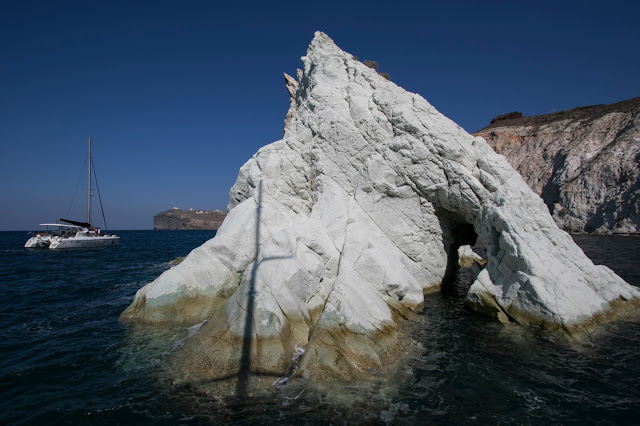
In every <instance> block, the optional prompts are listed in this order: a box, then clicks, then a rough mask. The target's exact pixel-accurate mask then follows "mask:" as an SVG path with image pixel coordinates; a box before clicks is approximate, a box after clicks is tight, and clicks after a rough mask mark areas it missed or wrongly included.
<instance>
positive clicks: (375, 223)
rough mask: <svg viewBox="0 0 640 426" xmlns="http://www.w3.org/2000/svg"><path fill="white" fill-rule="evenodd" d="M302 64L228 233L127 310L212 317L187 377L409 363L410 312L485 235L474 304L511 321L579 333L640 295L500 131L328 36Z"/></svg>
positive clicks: (346, 370)
mask: <svg viewBox="0 0 640 426" xmlns="http://www.w3.org/2000/svg"><path fill="white" fill-rule="evenodd" d="M302 61H303V68H302V73H301V75H299V77H298V88H297V90H296V91H295V93H296V95H295V101H296V105H295V106H296V113H295V114H294V115H293V116H292V118H291V121H290V122H289V124H288V125H287V127H286V129H285V134H284V137H283V139H282V140H280V141H277V142H274V143H272V144H270V145H267V146H265V147H263V148H261V149H260V150H259V151H258V152H257V153H256V154H255V155H254V156H253V157H252V158H251V159H249V161H247V163H245V164H244V165H243V166H242V168H241V169H240V172H239V174H238V178H237V180H236V182H235V184H234V186H233V188H232V189H231V191H230V202H229V207H230V212H229V214H228V216H227V218H226V219H225V221H224V223H223V224H222V227H221V228H220V229H219V231H218V233H217V235H216V236H215V238H213V239H212V240H210V241H208V242H206V243H205V244H203V245H202V246H201V247H199V248H197V249H195V250H193V251H192V252H191V253H190V254H189V256H188V257H187V258H186V259H185V260H184V261H183V262H182V263H181V264H179V265H177V266H176V267H174V268H172V269H170V270H168V271H166V272H164V273H163V274H162V275H161V276H160V277H159V278H158V279H156V280H155V281H154V282H152V283H150V284H148V285H146V286H145V287H143V288H142V289H140V290H139V291H138V293H137V294H136V296H135V299H134V301H133V303H132V305H131V306H130V307H129V308H127V310H126V311H125V312H123V314H122V318H123V319H137V320H141V321H146V322H157V323H162V322H169V323H171V322H180V321H182V322H187V323H199V322H202V321H203V320H205V319H208V320H209V321H208V322H207V323H206V324H205V325H203V326H202V327H201V328H200V330H199V331H198V332H197V333H196V334H195V335H194V336H193V337H191V338H190V339H188V340H187V341H185V344H184V347H183V348H182V349H181V352H180V354H179V355H178V360H177V361H176V365H177V366H179V367H180V373H179V375H180V377H181V378H182V380H204V379H217V378H223V377H232V376H234V375H236V374H239V373H240V372H242V371H246V370H247V369H248V370H250V371H253V372H259V373H262V374H275V375H284V374H288V372H290V371H291V370H292V369H293V366H292V355H293V353H294V351H295V349H296V348H299V347H304V348H305V352H304V355H302V357H300V358H299V359H298V363H297V367H296V368H297V370H296V371H297V373H296V374H305V375H311V376H312V377H324V376H326V375H337V376H339V377H343V378H353V377H356V376H359V375H362V374H367V372H369V373H372V372H384V371H387V370H388V369H389V368H390V366H392V365H393V361H394V360H396V359H398V356H399V355H400V354H402V353H403V346H402V345H401V344H399V342H400V340H401V339H402V335H403V328H402V324H403V320H402V318H403V317H404V316H407V315H409V314H410V312H411V311H420V310H421V309H422V308H423V304H424V294H425V293H427V292H429V291H433V290H437V289H439V288H440V286H441V283H443V281H444V282H446V277H450V276H451V274H452V273H453V272H454V270H455V264H456V263H457V262H458V248H459V247H460V246H461V245H466V244H472V243H473V242H474V241H475V240H476V238H478V239H480V240H481V242H482V243H483V244H484V245H485V247H486V249H487V263H486V266H485V267H484V269H482V270H481V271H479V273H478V275H477V279H476V280H475V282H474V283H473V285H472V286H471V288H470V290H469V294H468V296H467V303H468V304H469V306H471V307H473V308H475V309H477V310H480V311H483V312H487V313H489V314H490V315H493V316H495V317H497V318H498V319H500V320H502V321H505V322H509V321H515V322H519V323H522V324H531V325H542V326H546V327H550V328H564V329H566V330H568V331H571V330H573V329H576V328H579V327H582V326H584V325H585V324H589V323H593V321H594V319H593V318H594V316H598V315H600V316H601V315H603V314H605V313H609V312H612V306H614V305H615V306H617V305H616V304H619V305H624V306H631V305H632V304H633V303H635V301H637V300H638V299H639V298H640V292H638V290H636V289H635V288H633V287H631V286H629V285H628V284H626V283H625V282H624V281H623V280H621V279H620V278H619V277H618V276H616V275H615V274H614V273H613V272H612V271H610V270H609V269H607V268H606V267H602V266H595V265H593V263H592V262H591V261H590V260H589V259H588V258H587V257H586V256H585V255H584V254H583V253H582V251H581V250H580V249H579V248H578V247H577V246H576V245H575V244H574V243H573V241H572V239H571V237H570V236H569V235H568V234H566V233H564V232H562V231H560V230H559V229H558V228H557V226H556V225H555V224H554V222H553V220H552V218H551V216H550V215H549V212H548V211H547V209H546V207H545V205H544V203H543V202H542V200H541V199H540V197H538V196H537V195H535V194H534V193H533V192H532V191H531V190H530V189H529V188H528V187H527V185H526V184H525V183H524V182H523V180H522V178H521V177H520V175H519V174H518V173H517V172H516V171H515V170H513V169H512V168H511V166H509V164H508V163H507V162H506V160H505V159H504V157H503V156H500V155H497V154H496V153H495V152H494V151H493V150H492V149H491V148H490V147H489V146H488V145H487V143H486V142H485V141H484V139H482V138H479V137H473V136H471V135H469V134H468V133H466V132H465V131H464V130H463V129H462V128H460V127H459V126H458V125H456V124H455V123H454V122H452V121H451V120H449V119H448V118H446V117H444V116H443V115H442V114H440V113H439V112H438V111H436V109H435V108H433V107H432V106H431V105H429V103H428V102H427V101H425V100H424V99H423V98H422V97H420V96H419V95H416V94H412V93H409V92H407V91H405V90H403V89H402V88H400V87H398V86H397V85H395V84H394V83H392V82H390V81H387V80H386V79H385V78H384V77H382V76H380V75H378V73H377V72H376V71H375V70H372V69H370V68H368V67H366V66H365V65H364V64H362V63H360V62H358V61H357V60H355V59H354V58H353V57H352V56H351V55H350V54H348V53H346V52H344V51H342V50H341V49H340V48H338V47H337V46H336V45H335V44H334V43H333V41H332V40H331V39H330V38H329V37H328V36H326V35H325V34H323V33H320V32H318V33H316V35H315V37H314V39H313V41H312V42H311V45H310V47H309V50H308V51H307V54H306V56H304V57H303V58H302ZM625 302H630V303H625ZM243 354H245V356H243Z"/></svg>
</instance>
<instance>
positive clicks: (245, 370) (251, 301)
mask: <svg viewBox="0 0 640 426" xmlns="http://www.w3.org/2000/svg"><path fill="white" fill-rule="evenodd" d="M261 214H262V180H260V182H258V208H257V210H256V241H255V256H254V258H255V260H254V265H253V270H252V271H251V280H250V281H249V292H248V294H247V318H246V320H245V324H244V335H243V339H242V357H241V358H240V370H239V371H238V385H237V388H236V396H237V397H238V399H242V398H244V397H245V396H246V395H247V386H248V384H249V373H250V372H251V336H252V335H253V311H254V309H255V306H254V305H255V298H256V275H257V272H258V265H259V264H258V254H259V252H260V216H261Z"/></svg>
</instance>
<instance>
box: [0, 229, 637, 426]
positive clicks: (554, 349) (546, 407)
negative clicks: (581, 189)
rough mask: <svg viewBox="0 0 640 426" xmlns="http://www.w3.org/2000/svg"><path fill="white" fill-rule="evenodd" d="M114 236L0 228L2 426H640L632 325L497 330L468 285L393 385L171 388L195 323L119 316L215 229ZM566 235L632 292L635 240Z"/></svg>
mask: <svg viewBox="0 0 640 426" xmlns="http://www.w3.org/2000/svg"><path fill="white" fill-rule="evenodd" d="M117 234H118V235H120V237H121V245H120V246H119V247H115V248H101V249H83V250H69V251H54V250H46V249H25V248H23V244H24V242H25V241H26V240H27V238H28V235H27V233H26V232H0V252H1V255H0V295H1V299H2V302H1V304H0V424H3V425H5V424H27V425H31V424H46V425H55V424H87V425H102V424H104V425H111V424H135V425H146V424H149V425H151V424H153V425H165V424H166V425H181V424H185V425H195V424H198V425H200V424H202V425H208V424H296V425H297V424H334V425H341V424H380V425H389V424H397V425H413V424H491V425H502V424H507V425H516V424H518V425H519V424H523V425H529V424H532V425H548V424H563V425H564V424H576V425H583V424H604V425H609V424H611V425H614V424H620V425H627V424H638V423H639V422H640V321H639V320H638V319H635V318H626V319H621V320H619V321H616V322H614V323H611V324H607V325H604V326H602V327H601V328H600V330H599V331H598V332H597V333H595V334H594V335H591V336H589V337H588V338H585V339H582V340H580V341H579V342H574V341H572V340H571V339H563V338H560V336H558V335H556V334H553V333H549V332H545V331H542V330H538V329H531V328H526V327H522V326H519V325H508V326H505V325H501V324H499V323H496V322H495V321H492V320H489V319H487V318H483V317H480V316H478V315H477V314H474V313H472V312H470V311H468V310H467V309H465V308H464V305H463V298H464V294H465V291H466V288H465V287H464V286H465V282H464V280H465V279H464V277H462V276H461V277H460V279H459V281H460V283H459V290H458V291H452V292H449V293H447V294H441V293H436V294H430V295H427V296H426V301H425V308H424V312H423V313H422V314H421V315H418V316H417V317H416V318H414V319H412V324H411V325H410V328H411V330H412V336H413V338H414V340H415V341H416V344H417V347H418V348H419V349H418V350H415V348H414V350H412V351H411V355H410V356H408V357H407V359H406V360H405V361H403V362H404V363H405V365H404V367H405V368H404V370H403V371H404V373H403V374H402V377H401V378H399V379H398V380H388V381H385V382H383V383H378V384H376V385H372V384H366V383H359V382H352V383H347V382H345V383H336V384H335V385H334V386H333V387H332V388H329V389H324V390H322V391H321V390H318V389H314V388H311V387H309V388H305V386H304V383H302V384H300V383H297V384H296V385H295V386H293V385H292V387H287V385H283V383H284V382H283V381H274V382H273V383H270V382H269V383H266V384H265V387H266V389H267V390H268V391H267V392H266V393H262V394H260V395H258V396H247V397H246V400H243V401H230V400H228V399H224V398H221V397H220V396H219V395H215V393H211V392H202V391H201V390H199V389H195V388H190V387H185V386H179V385H177V384H175V382H174V381H173V380H172V378H171V374H170V373H171V372H170V371H167V365H169V364H168V363H167V360H168V359H169V358H170V357H171V356H172V354H173V353H175V351H177V350H179V348H180V347H181V343H182V342H183V341H184V339H186V338H188V337H189V335H190V334H191V333H193V331H194V330H195V329H194V328H191V329H189V328H188V327H180V328H178V329H171V330H168V329H167V330H162V329H146V330H145V331H139V330H133V329H132V328H131V327H130V326H127V325H125V324H123V323H121V322H119V321H118V317H119V315H120V313H121V312H122V311H123V310H124V309H125V308H126V307H127V306H128V305H129V304H130V303H131V301H132V300H133V296H134V294H135V292H136V291H137V290H138V289H139V288H140V287H142V286H143V285H145V284H147V283H149V282H151V281H152V280H153V279H155V278H156V277H157V276H158V275H160V274H161V273H162V272H163V271H165V270H167V269H168V268H170V267H171V265H170V261H171V260H173V259H175V258H177V257H180V256H185V255H187V254H188V253H189V252H190V251H191V250H192V249H193V248H195V247H197V246H199V245H200V244H202V243H203V242H205V241H206V240H208V239H210V238H212V237H213V236H214V235H215V231H121V232H117ZM574 239H575V241H576V242H577V243H578V245H579V246H580V247H581V248H582V249H583V251H584V252H585V253H586V254H587V255H588V256H589V257H590V258H591V259H592V260H594V262H596V263H600V264H604V265H607V266H609V267H610V268H611V269H613V270H614V271H615V272H617V273H618V274H619V275H620V276H622V277H623V278H624V279H625V280H627V282H629V283H630V284H632V285H635V286H640V262H639V261H640V237H634V236H591V235H577V236H574ZM467 281H468V279H467ZM193 326H197V325H196V324H194V325H193ZM255 380H260V378H256V379H255ZM342 396H344V398H341V397H342ZM341 401H342V402H341ZM345 401H346V402H345Z"/></svg>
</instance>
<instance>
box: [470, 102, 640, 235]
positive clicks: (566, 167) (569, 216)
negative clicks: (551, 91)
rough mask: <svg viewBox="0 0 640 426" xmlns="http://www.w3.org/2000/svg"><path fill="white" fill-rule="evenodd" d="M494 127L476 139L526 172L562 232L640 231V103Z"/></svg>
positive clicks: (511, 120)
mask: <svg viewBox="0 0 640 426" xmlns="http://www.w3.org/2000/svg"><path fill="white" fill-rule="evenodd" d="M491 123H492V124H491V125H490V126H488V127H486V128H484V129H482V130H480V131H478V132H476V133H475V135H477V136H482V137H483V138H485V139H486V140H487V142H489V145H491V146H492V147H493V148H494V149H495V150H496V152H498V153H499V154H503V155H504V156H505V157H506V158H507V160H508V161H509V163H510V164H511V165H512V166H513V167H514V168H515V169H516V170H518V171H519V172H520V174H522V176H523V177H524V180H525V181H526V182H527V184H528V185H529V186H530V187H531V189H533V190H534V192H536V193H537V194H539V195H540V196H541V197H542V199H543V200H544V202H545V203H546V204H547V206H548V208H549V210H550V211H551V212H552V214H553V217H554V219H555V221H556V223H557V224H558V225H559V226H560V227H562V228H564V229H566V230H567V231H570V232H596V233H615V232H618V233H629V232H632V233H637V232H640V98H634V99H629V100H627V101H623V102H618V103H616V104H611V105H594V106H588V107H580V108H575V109H572V110H568V111H560V112H556V113H553V114H546V115H540V116H534V117H522V114H520V113H511V114H505V115H503V116H499V117H496V119H494V120H493V121H491Z"/></svg>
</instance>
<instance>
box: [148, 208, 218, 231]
mask: <svg viewBox="0 0 640 426" xmlns="http://www.w3.org/2000/svg"><path fill="white" fill-rule="evenodd" d="M225 217H227V212H223V211H221V210H193V209H190V210H183V209H179V208H177V207H174V208H172V209H170V210H166V211H163V212H161V213H158V214H157V215H155V216H154V217H153V229H154V230H196V229H201V230H217V229H218V228H220V226H221V225H222V222H223V221H224V218H225Z"/></svg>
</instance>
